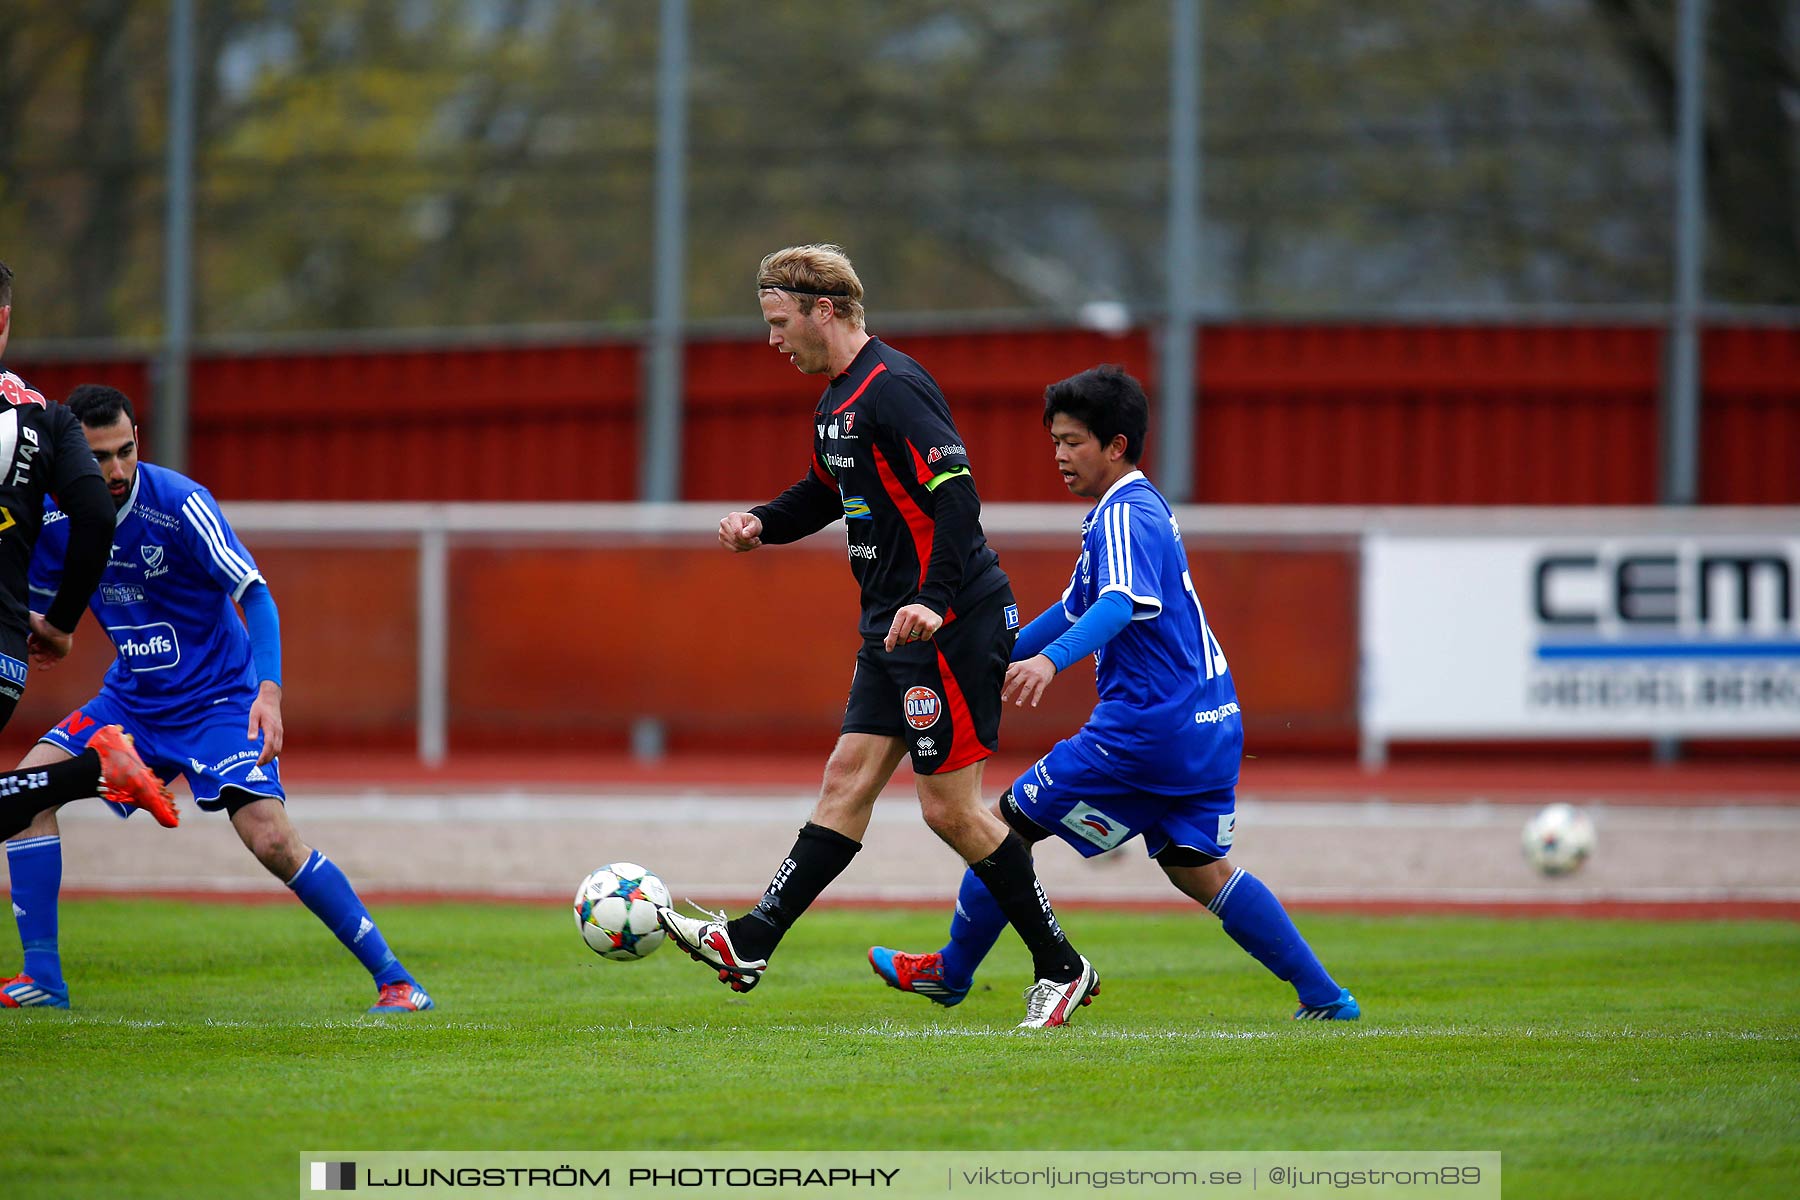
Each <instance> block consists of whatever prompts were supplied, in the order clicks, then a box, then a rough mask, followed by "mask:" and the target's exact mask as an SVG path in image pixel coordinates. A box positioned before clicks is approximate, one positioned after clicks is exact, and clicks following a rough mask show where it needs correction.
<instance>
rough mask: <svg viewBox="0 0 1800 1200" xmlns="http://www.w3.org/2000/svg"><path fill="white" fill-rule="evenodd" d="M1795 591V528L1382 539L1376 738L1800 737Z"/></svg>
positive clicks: (1369, 597) (1375, 560)
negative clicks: (1789, 532)
mask: <svg viewBox="0 0 1800 1200" xmlns="http://www.w3.org/2000/svg"><path fill="white" fill-rule="evenodd" d="M1797 591H1800V538H1794V537H1787V536H1782V535H1773V536H1769V535H1764V536H1758V535H1754V534H1752V535H1744V536H1738V535H1724V534H1720V535H1693V534H1689V535H1684V536H1671V537H1655V536H1641V535H1632V536H1623V537H1621V536H1606V535H1599V534H1597V535H1594V536H1544V537H1514V536H1413V535H1396V534H1385V533H1372V534H1370V535H1368V536H1367V537H1366V538H1365V539H1364V542H1363V586H1362V631H1363V635H1362V644H1363V656H1364V661H1363V697H1362V720H1363V727H1364V730H1365V734H1366V735H1367V736H1370V737H1373V738H1375V739H1378V740H1379V741H1387V740H1390V739H1403V738H1421V739H1431V738H1439V739H1448V738H1483V737H1530V738H1546V737H1548V738H1556V737H1571V738H1589V737H1609V736H1617V737H1645V736H1651V737H1657V736H1707V737H1794V736H1800V621H1797V619H1796V613H1797V606H1796V600H1797V599H1800V597H1797V594H1796V593H1797Z"/></svg>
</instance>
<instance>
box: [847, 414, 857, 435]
mask: <svg viewBox="0 0 1800 1200" xmlns="http://www.w3.org/2000/svg"><path fill="white" fill-rule="evenodd" d="M854 424H856V414H855V413H853V412H849V413H845V414H844V433H845V434H846V435H848V434H849V432H850V427H851V426H852V425H854Z"/></svg>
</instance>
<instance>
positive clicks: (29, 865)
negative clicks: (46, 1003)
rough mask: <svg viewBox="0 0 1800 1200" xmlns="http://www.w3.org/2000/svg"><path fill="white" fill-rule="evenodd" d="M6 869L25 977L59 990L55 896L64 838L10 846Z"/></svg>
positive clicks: (25, 840)
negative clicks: (23, 960) (23, 957)
mask: <svg viewBox="0 0 1800 1200" xmlns="http://www.w3.org/2000/svg"><path fill="white" fill-rule="evenodd" d="M6 865H7V867H8V868H9V869H10V870H11V871H12V902H13V920H15V921H17V922H18V925H19V941H20V942H21V943H22V944H23V945H24V947H25V968H24V973H25V974H27V975H29V976H31V977H32V979H34V980H36V981H37V982H38V983H41V984H43V985H44V986H46V987H53V988H60V987H62V986H64V985H63V974H62V951H61V949H60V948H58V946H57V940H56V896H57V893H58V892H60V891H62V867H63V864H62V838H60V837H58V836H56V835H55V834H52V835H50V836H49V837H34V838H21V839H20V840H19V841H16V842H8V843H6Z"/></svg>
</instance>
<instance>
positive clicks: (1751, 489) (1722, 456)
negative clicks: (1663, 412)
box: [1700, 329, 1800, 504]
mask: <svg viewBox="0 0 1800 1200" xmlns="http://www.w3.org/2000/svg"><path fill="white" fill-rule="evenodd" d="M1701 348H1702V359H1701V361H1702V362H1703V363H1704V364H1705V372H1706V387H1705V393H1706V403H1705V406H1704V407H1703V408H1702V409H1701V411H1700V445H1701V455H1700V500H1701V503H1703V504H1800V334H1797V333H1796V331H1794V330H1792V329H1713V330H1709V331H1708V332H1707V334H1706V337H1705V340H1704V341H1703V342H1702V343H1701Z"/></svg>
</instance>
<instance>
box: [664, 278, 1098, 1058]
mask: <svg viewBox="0 0 1800 1200" xmlns="http://www.w3.org/2000/svg"><path fill="white" fill-rule="evenodd" d="M756 284H757V299H758V303H759V304H760V305H761V308H762V314H763V319H764V321H765V322H766V323H767V324H768V326H769V345H770V346H772V347H773V348H774V349H776V350H777V351H779V352H781V353H783V354H786V355H787V356H788V358H789V360H790V361H791V362H792V363H793V364H794V366H795V368H796V369H798V370H800V371H802V372H804V373H805V374H808V375H824V376H826V377H827V379H828V380H829V382H828V383H827V385H826V388H825V393H824V395H822V396H821V397H820V398H819V402H818V404H817V405H816V406H815V408H814V410H813V448H812V461H811V462H810V463H809V464H808V469H807V472H806V474H805V475H804V476H802V477H801V479H800V480H799V481H798V482H797V483H795V484H794V485H793V486H792V487H790V488H788V489H787V490H786V491H785V492H783V493H782V494H781V495H780V496H778V497H776V498H775V499H774V500H771V501H770V502H769V503H767V504H762V505H758V506H757V507H756V508H754V509H752V510H751V511H750V512H747V513H745V512H735V513H728V514H727V515H726V516H725V518H724V519H723V520H721V521H720V522H719V541H720V544H721V545H723V546H724V547H725V548H726V549H728V550H732V551H735V552H739V553H743V552H747V551H750V550H755V549H757V548H758V547H760V546H763V545H780V544H783V543H787V542H794V541H798V540H799V539H801V538H803V537H806V536H807V535H808V534H811V533H815V532H817V531H818V530H820V529H823V528H824V527H825V526H826V525H829V524H830V523H832V522H833V521H835V520H837V519H838V518H839V517H842V518H843V519H844V523H845V527H846V539H847V550H848V553H849V557H850V567H851V572H852V574H854V575H855V577H856V582H857V586H858V587H859V589H860V590H861V594H862V618H861V622H860V631H861V633H862V639H863V644H862V649H861V650H860V651H859V652H858V654H857V657H856V669H855V674H854V675H853V677H852V681H851V685H850V699H849V703H848V705H847V706H846V708H845V713H844V723H843V726H842V729H841V731H840V736H839V739H838V744H837V747H836V748H835V749H834V750H833V751H832V754H831V758H830V760H829V761H828V762H827V763H826V765H825V780H824V784H823V786H822V787H821V789H820V794H819V801H818V804H817V805H816V806H815V807H814V809H813V814H812V819H811V820H810V821H808V822H807V824H806V825H805V826H804V827H802V828H801V830H800V836H799V838H798V840H796V842H795V843H794V848H793V850H791V851H790V852H789V854H788V857H787V859H786V860H785V861H784V862H783V863H782V865H781V867H780V869H779V870H778V871H777V872H776V873H775V877H774V879H773V880H772V881H771V882H770V884H769V888H768V891H767V892H766V893H765V894H764V896H763V898H762V900H761V902H759V903H758V904H757V906H756V908H755V909H753V910H752V911H751V912H749V913H747V914H745V915H744V916H741V917H738V918H736V919H735V920H729V921H728V920H727V919H726V918H725V915H724V914H723V913H716V914H708V916H709V917H710V919H704V920H697V919H694V918H691V917H684V916H681V915H680V914H678V913H675V912H674V911H672V910H670V909H667V908H664V909H660V910H659V911H658V918H659V920H660V921H661V922H662V925H663V928H664V929H665V930H667V931H668V933H669V936H670V937H671V938H672V939H673V940H674V941H675V943H676V944H677V945H679V946H681V947H682V949H684V950H685V951H687V953H688V954H689V955H691V956H692V957H693V958H695V959H696V960H698V961H700V962H703V963H705V964H707V965H708V966H710V967H712V968H713V969H714V970H716V971H717V972H718V974H719V978H720V980H721V981H722V982H725V983H728V984H730V985H731V987H732V988H733V989H735V990H737V991H740V992H747V991H749V990H750V989H751V988H753V987H755V986H756V984H757V982H758V981H759V980H760V979H761V978H762V975H763V972H764V971H765V970H766V969H767V966H768V959H769V955H770V954H771V953H772V952H773V951H774V949H775V946H776V945H777V943H779V942H780V940H781V937H782V935H783V934H784V933H786V931H787V930H788V928H789V927H790V926H791V925H792V924H793V923H794V921H795V920H797V919H798V918H799V916H800V914H801V913H803V912H804V911H805V910H806V908H807V907H808V906H809V905H810V904H811V903H812V902H813V900H814V899H815V898H816V897H817V896H818V895H819V893H820V892H822V891H823V890H824V889H825V887H826V886H827V885H828V884H830V882H831V881H832V880H833V879H835V878H836V877H837V876H838V874H839V873H840V872H842V871H843V870H844V868H845V867H847V866H848V865H849V863H850V860H851V858H852V857H853V856H854V855H855V854H856V852H857V851H858V850H860V849H861V848H862V840H861V839H862V837H863V834H864V832H865V831H866V830H867V828H868V824H869V817H870V814H871V811H872V810H873V807H874V804H875V798H876V796H877V795H878V794H879V793H880V791H881V789H882V788H883V787H884V786H885V785H886V784H887V781H888V779H889V778H890V777H891V776H892V775H893V773H894V770H895V769H896V768H897V767H898V766H899V765H900V760H901V758H902V757H904V756H906V755H907V754H909V753H910V754H911V756H912V763H913V770H914V772H915V773H916V775H917V777H918V787H919V803H920V807H921V809H922V810H923V813H924V817H925V822H926V824H927V825H929V826H930V827H931V829H932V831H933V832H934V833H936V834H937V835H938V836H939V837H941V838H942V839H943V840H944V841H945V842H947V843H949V845H950V846H951V847H952V848H953V849H955V850H956V851H957V853H958V854H960V855H961V856H962V857H963V859H964V861H966V862H967V863H968V864H969V866H970V868H971V869H972V870H973V871H974V872H975V873H976V875H977V876H978V877H979V878H980V879H982V881H983V882H984V883H985V884H986V885H987V886H988V887H989V888H990V889H992V890H993V892H994V897H995V900H996V902H997V903H998V904H999V906H1000V907H1001V909H1002V911H1003V912H1004V913H1005V914H1006V918H1007V920H1008V921H1009V922H1010V923H1011V924H1012V926H1013V927H1014V928H1015V929H1017V930H1018V931H1019V934H1020V936H1021V937H1022V938H1023V939H1024V940H1025V943H1026V945H1027V947H1028V948H1029V949H1030V950H1031V954H1032V959H1033V963H1034V966H1035V974H1036V976H1037V980H1038V982H1037V983H1036V984H1034V985H1033V986H1032V988H1031V989H1029V990H1028V991H1027V993H1026V997H1027V1000H1026V1019H1025V1021H1024V1022H1023V1024H1024V1025H1025V1026H1029V1027H1045V1026H1054V1025H1061V1024H1063V1023H1065V1022H1066V1021H1067V1019H1068V1017H1069V1015H1070V1014H1071V1013H1072V1012H1073V1011H1074V1010H1075V1009H1076V1008H1078V1007H1080V1006H1081V1005H1082V1004H1086V1003H1087V1002H1088V1001H1089V1000H1090V999H1091V998H1092V996H1093V994H1094V993H1095V992H1096V991H1097V990H1098V989H1099V977H1098V976H1097V975H1096V974H1095V972H1094V968H1093V967H1092V966H1091V965H1090V964H1089V963H1088V961H1087V960H1086V959H1084V958H1082V957H1081V956H1080V955H1079V954H1077V953H1076V952H1075V950H1074V948H1073V947H1072V946H1070V944H1069V941H1068V939H1067V938H1066V937H1065V936H1064V934H1063V932H1062V929H1061V927H1060V926H1058V924H1057V922H1056V917H1055V914H1054V913H1053V912H1052V910H1051V907H1050V902H1049V900H1048V899H1047V898H1046V897H1045V895H1044V892H1043V889H1042V888H1041V887H1040V886H1039V884H1038V880H1037V875H1036V872H1035V870H1034V869H1033V867H1032V865H1031V855H1030V852H1029V851H1028V850H1027V849H1026V846H1025V844H1024V842H1023V841H1022V840H1020V838H1019V837H1018V835H1017V834H1015V833H1013V832H1011V831H1010V830H1009V829H1008V828H1007V826H1006V824H1005V823H1004V822H1003V821H1001V820H1000V818H998V817H996V816H994V815H993V813H992V812H990V811H988V810H987V809H986V808H985V807H984V806H983V804H982V802H981V770H982V764H983V762H984V761H985V760H986V759H987V758H988V756H989V755H991V754H992V753H993V752H994V749H995V748H996V746H997V745H998V743H999V728H1000V688H1001V685H1002V683H1003V682H1004V681H1005V678H1006V665H1007V661H1008V658H1009V656H1010V653H1011V650H1012V644H1013V640H1014V638H1015V636H1016V630H1017V628H1018V607H1017V606H1016V605H1015V604H1014V603H1013V598H1012V590H1011V587H1010V586H1009V584H1008V583H1007V579H1006V573H1005V572H1004V571H1002V570H1001V569H1000V562H999V556H998V555H996V554H995V553H994V552H993V550H992V549H990V548H989V547H988V545H987V539H986V537H985V536H984V535H983V534H982V531H981V500H980V497H979V496H978V495H977V494H976V491H975V482H974V478H973V476H972V475H971V473H970V469H969V454H968V450H967V449H966V447H965V446H964V444H963V440H962V436H961V435H960V434H959V433H958V432H957V429H956V425H955V422H954V421H953V420H952V419H951V416H950V407H949V404H948V403H947V402H946V401H945V399H944V395H943V392H942V391H941V390H940V389H939V388H938V386H937V384H936V382H935V381H934V380H933V379H932V378H931V376H930V374H929V373H927V372H926V370H925V368H923V367H922V366H920V365H919V364H918V363H917V362H915V361H914V360H913V359H911V358H909V357H907V356H906V355H904V354H902V353H900V352H899V351H898V350H895V349H894V348H893V347H892V346H889V345H886V344H885V343H883V342H882V341H880V340H879V339H878V338H874V337H871V336H869V334H868V332H867V331H866V330H865V329H864V327H863V306H862V297H863V289H862V283H861V281H860V280H859V279H858V278H857V275H856V271H855V269H854V268H853V267H852V266H851V264H850V260H849V258H848V257H847V256H846V255H845V254H844V252H843V251H842V250H841V249H840V248H838V247H837V246H831V245H809V246H793V247H789V248H787V249H785V250H778V251H776V252H775V253H773V254H771V255H769V256H768V257H767V258H765V259H763V261H762V263H761V265H760V267H759V268H758V271H757V281H756Z"/></svg>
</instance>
